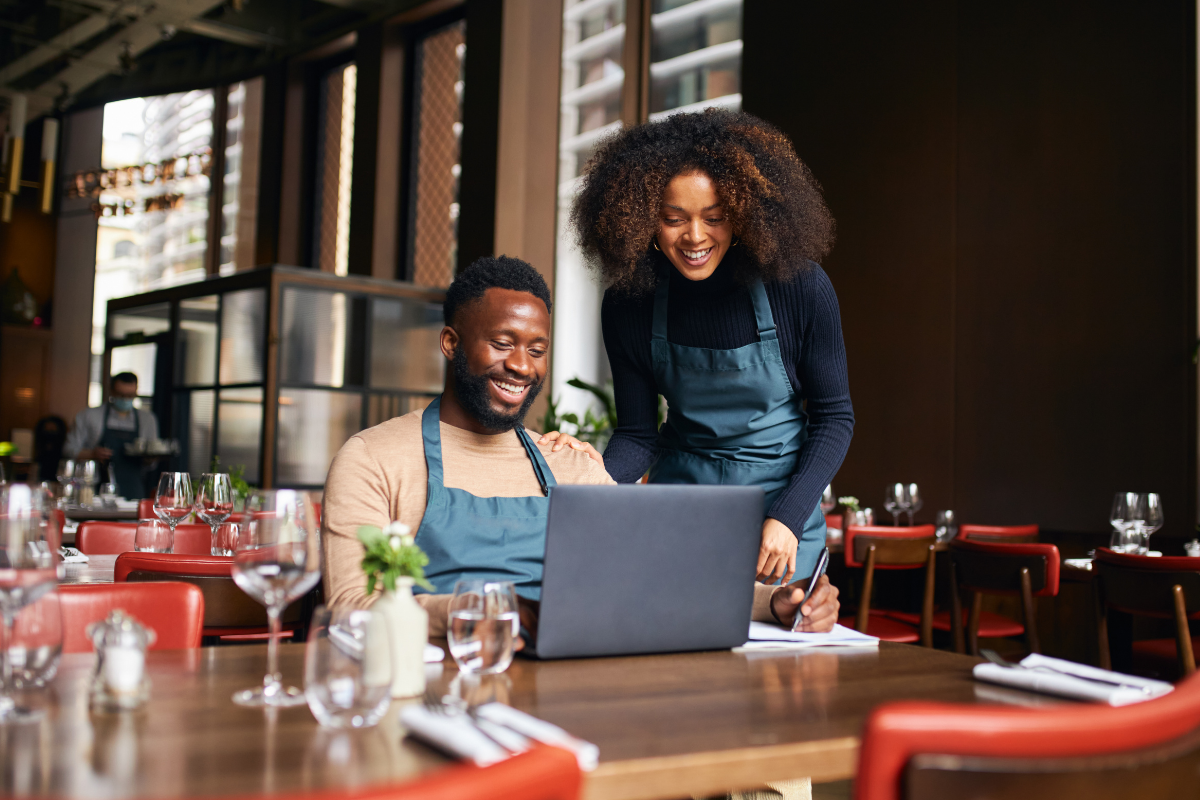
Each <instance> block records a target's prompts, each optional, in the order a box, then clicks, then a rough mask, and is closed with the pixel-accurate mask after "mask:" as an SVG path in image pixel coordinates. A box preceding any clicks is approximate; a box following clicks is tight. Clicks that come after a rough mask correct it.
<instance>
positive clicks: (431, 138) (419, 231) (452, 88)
mask: <svg viewBox="0 0 1200 800" xmlns="http://www.w3.org/2000/svg"><path fill="white" fill-rule="evenodd" d="M417 47H418V50H417V119H416V123H417V129H416V134H417V136H416V139H417V150H416V175H417V181H416V185H415V186H414V192H413V195H414V196H413V224H412V228H413V239H412V242H413V245H412V279H413V282H414V283H417V284H419V285H421V286H449V285H450V281H451V280H453V279H454V262H455V260H456V259H457V257H458V176H459V171H460V168H459V142H460V139H461V138H462V89H463V60H464V58H465V56H466V23H465V22H462V21H460V22H455V23H453V24H451V25H447V26H446V27H445V28H442V29H440V30H438V31H436V32H435V33H432V34H430V35H429V36H427V37H425V39H423V40H422V41H421V42H420V44H418V46H417Z"/></svg>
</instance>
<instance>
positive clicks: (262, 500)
mask: <svg viewBox="0 0 1200 800" xmlns="http://www.w3.org/2000/svg"><path fill="white" fill-rule="evenodd" d="M319 580H321V541H320V535H319V533H318V523H317V514H316V511H315V509H314V507H313V501H312V497H311V496H310V495H309V493H308V492H301V491H296V490H294V489H267V490H260V491H256V492H254V493H252V494H251V495H250V497H249V498H248V499H247V500H246V513H245V516H244V518H243V524H242V527H241V532H240V534H239V536H238V542H237V549H236V550H235V551H234V554H233V581H234V583H236V584H237V585H238V587H239V588H241V590H242V591H243V592H245V593H246V594H248V595H250V597H252V598H253V599H254V600H256V601H258V602H259V603H262V604H263V605H264V606H266V607H267V622H268V624H269V625H270V639H269V640H268V643H267V674H266V676H264V677H263V684H262V686H261V687H255V688H253V689H243V690H242V691H240V692H236V693H235V694H234V695H233V702H235V703H237V704H238V705H242V706H297V705H303V704H304V702H305V701H304V693H303V692H301V691H300V690H299V689H297V688H296V687H294V686H284V685H283V683H282V682H281V681H280V676H279V632H280V623H279V618H280V615H281V614H282V613H283V610H284V609H285V608H286V607H287V605H288V603H290V602H292V601H293V600H297V599H299V598H300V597H303V596H304V594H305V593H306V592H308V590H309V589H312V588H313V587H314V586H316V585H317V582H318V581H319Z"/></svg>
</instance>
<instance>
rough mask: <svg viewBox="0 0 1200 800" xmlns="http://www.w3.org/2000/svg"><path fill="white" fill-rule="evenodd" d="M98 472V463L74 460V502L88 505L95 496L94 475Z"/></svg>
mask: <svg viewBox="0 0 1200 800" xmlns="http://www.w3.org/2000/svg"><path fill="white" fill-rule="evenodd" d="M99 474H100V465H99V464H97V463H96V462H95V461H76V462H75V478H74V481H73V483H74V484H75V503H76V505H81V506H90V505H91V504H92V500H93V499H94V498H95V496H96V477H97V476H98V475H99Z"/></svg>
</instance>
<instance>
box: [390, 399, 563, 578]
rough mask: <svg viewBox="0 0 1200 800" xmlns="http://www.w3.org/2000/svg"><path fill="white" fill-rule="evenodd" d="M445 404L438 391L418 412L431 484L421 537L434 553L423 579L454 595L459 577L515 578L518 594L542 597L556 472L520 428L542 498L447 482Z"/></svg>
mask: <svg viewBox="0 0 1200 800" xmlns="http://www.w3.org/2000/svg"><path fill="white" fill-rule="evenodd" d="M441 405H442V399H441V398H440V397H439V398H438V399H437V400H434V401H433V402H432V403H430V404H429V407H428V408H426V409H425V413H424V414H423V415H422V416H421V438H422V439H423V440H424V442H425V466H426V467H427V469H428V470H429V488H428V489H427V490H426V491H427V497H426V499H425V516H423V517H422V518H421V527H420V528H418V529H417V536H416V543H417V544H418V545H419V546H420V547H421V549H422V550H424V551H425V554H426V555H427V556H429V564H428V565H427V566H426V567H425V577H426V578H427V579H428V580H429V582H430V583H432V584H433V586H434V591H435V592H436V593H437V594H450V593H451V592H453V591H454V584H455V582H457V581H460V580H473V579H482V580H493V581H512V582H513V583H515V584H516V586H517V594H519V595H521V596H522V597H525V598H528V599H529V600H538V599H540V598H541V595H542V561H543V559H544V558H545V555H546V520H547V517H548V516H549V513H550V499H549V495H550V489H551V488H553V487H554V486H555V485H556V483H555V481H554V474H553V473H552V472H550V467H548V466H547V465H546V460H545V459H544V458H542V454H541V452H539V451H538V449H537V447H536V446H535V445H534V444H533V440H532V439H530V438H529V434H527V433H526V432H525V429H524V428H523V427H521V426H517V429H516V435H517V437H518V438H519V439H520V440H521V444H522V445H524V446H525V452H526V454H528V456H529V460H530V462H532V464H533V471H534V474H535V475H537V479H538V483H539V484H541V487H542V494H543V495H544V496H543V497H537V496H534V497H476V496H475V495H473V494H471V493H470V492H467V491H464V490H463V489H451V488H449V487H447V486H446V484H445V479H444V474H443V472H442V432H441V427H440V425H439V422H440V420H439V415H438V410H439V409H440V408H441ZM502 435H507V434H502ZM413 591H418V592H419V591H421V589H420V587H417V588H415V589H414V590H413Z"/></svg>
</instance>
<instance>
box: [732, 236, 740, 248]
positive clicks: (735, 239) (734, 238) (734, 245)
mask: <svg viewBox="0 0 1200 800" xmlns="http://www.w3.org/2000/svg"><path fill="white" fill-rule="evenodd" d="M741 241H742V240H741V239H739V238H738V237H736V236H735V237H733V244H731V245H729V247H730V248H734V247H737V246H738V244H739V243H740V242H741Z"/></svg>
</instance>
